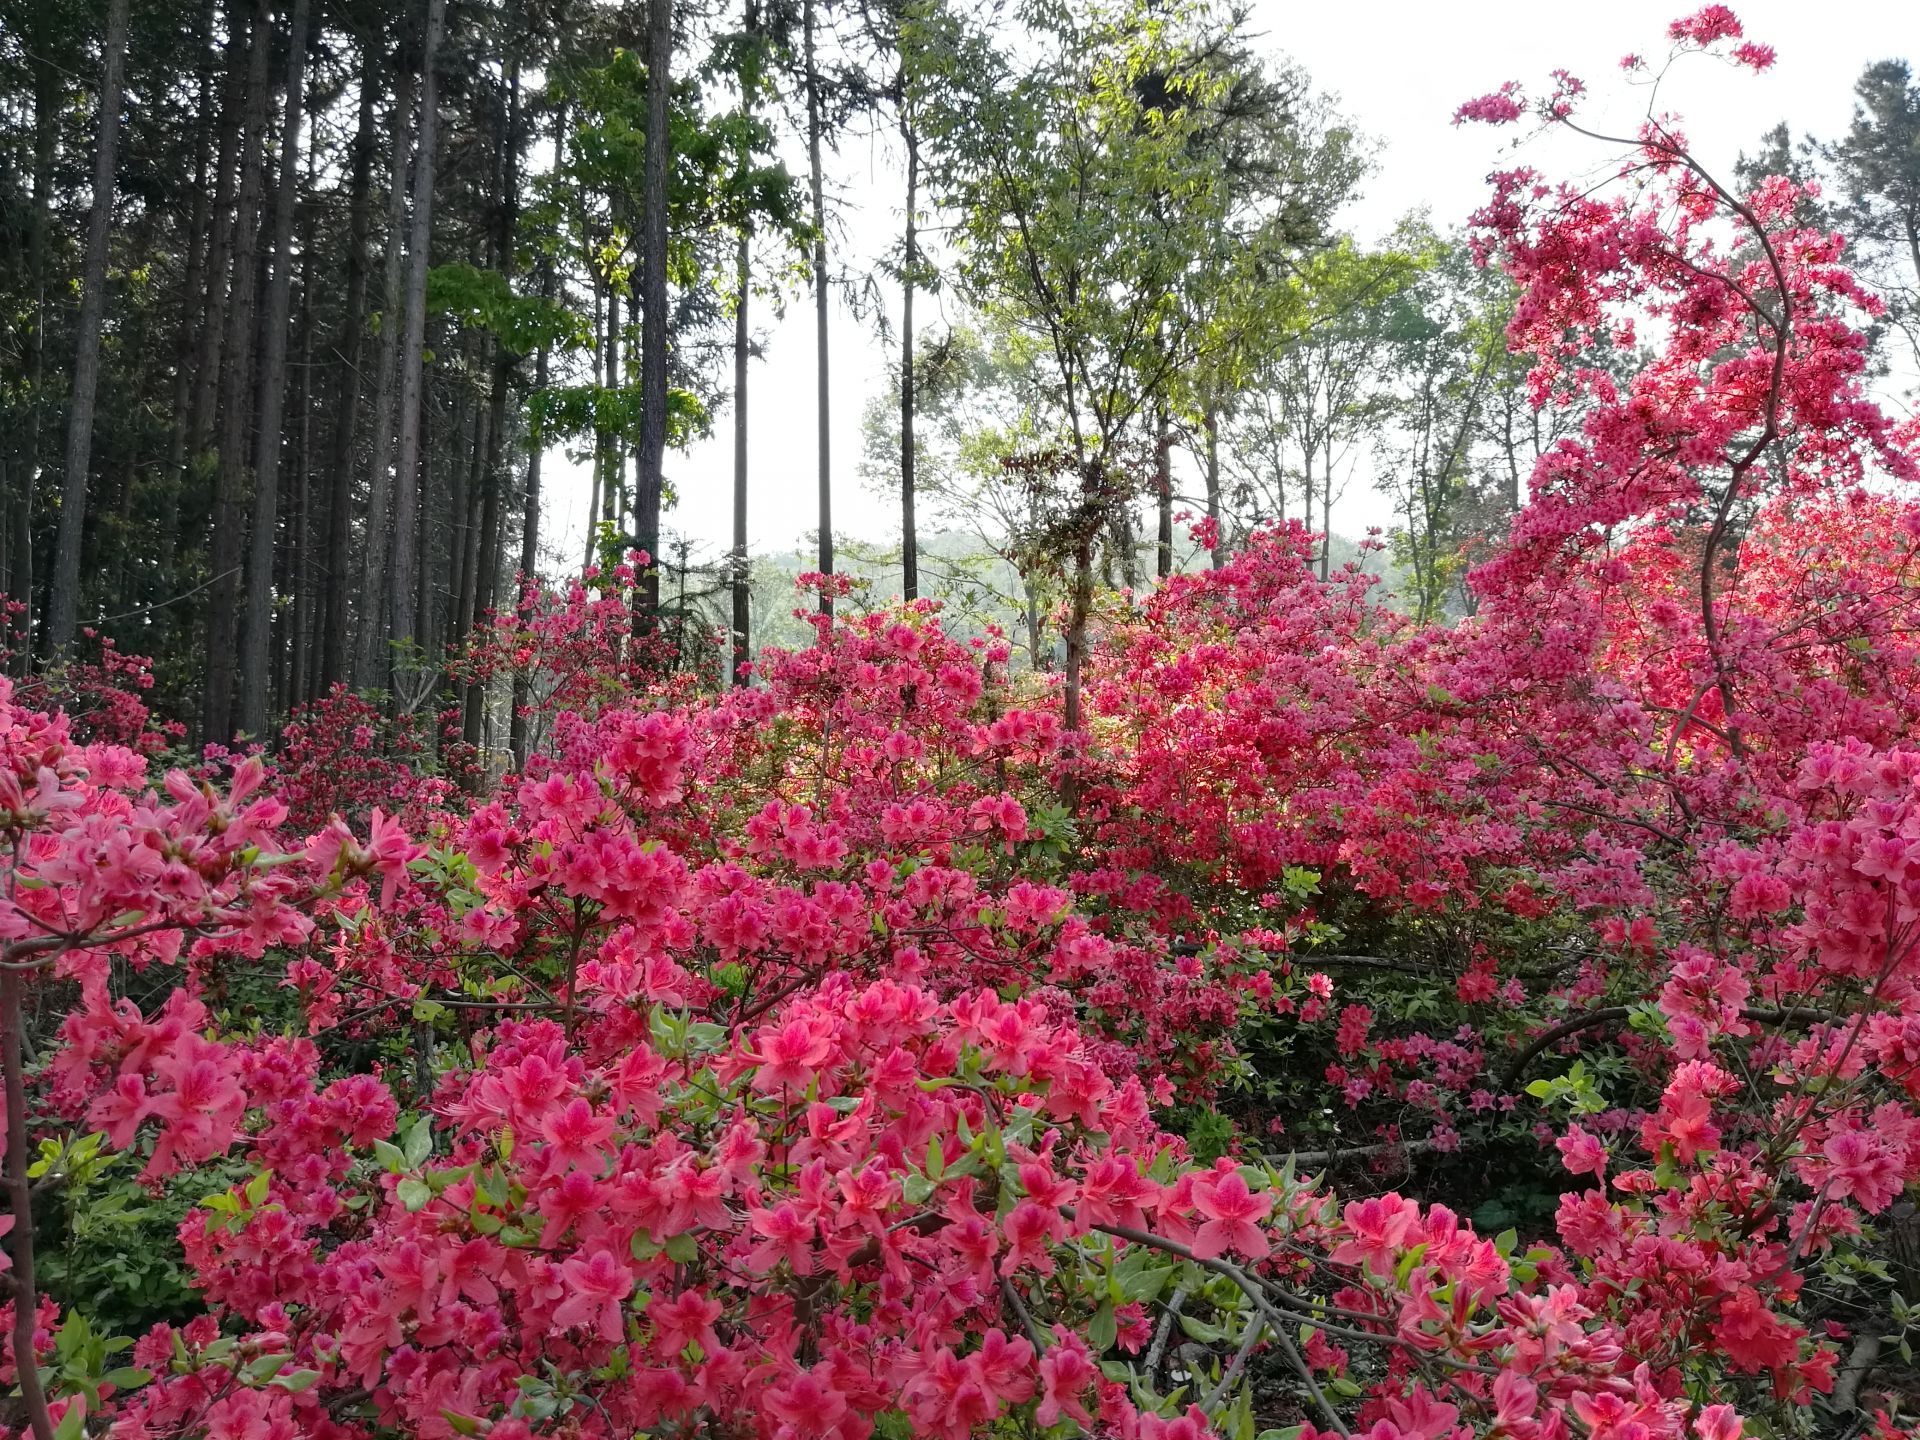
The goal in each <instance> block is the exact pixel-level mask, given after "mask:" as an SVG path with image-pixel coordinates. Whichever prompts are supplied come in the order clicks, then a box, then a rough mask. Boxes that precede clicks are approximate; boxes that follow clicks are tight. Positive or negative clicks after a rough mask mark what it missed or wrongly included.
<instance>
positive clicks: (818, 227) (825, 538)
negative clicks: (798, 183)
mask: <svg viewBox="0 0 1920 1440" xmlns="http://www.w3.org/2000/svg"><path fill="white" fill-rule="evenodd" d="M801 29H802V40H803V45H804V50H805V59H806V71H807V75H806V80H807V165H808V171H809V179H810V181H811V184H812V189H813V314H814V327H815V328H814V353H815V365H816V369H817V372H818V373H817V381H818V386H819V395H818V414H817V417H816V424H817V425H818V434H819V446H820V573H821V574H822V575H831V574H833V442H832V436H831V434H830V433H829V430H828V423H829V420H830V418H831V413H832V406H831V403H830V397H831V395H832V386H831V384H830V383H829V380H828V368H827V359H828V353H827V350H828V347H827V317H828V310H829V306H828V302H827V206H826V189H825V181H824V177H823V175H822V173H821V168H820V132H821V118H820V70H819V65H818V63H817V61H816V59H815V55H814V41H813V32H814V0H804V4H803V5H802V7H801ZM820 611H821V613H822V614H825V615H831V614H832V613H833V595H832V594H831V593H830V592H829V591H828V590H826V589H824V588H823V589H822V590H821V591H820Z"/></svg>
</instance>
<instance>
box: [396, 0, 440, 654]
mask: <svg viewBox="0 0 1920 1440" xmlns="http://www.w3.org/2000/svg"><path fill="white" fill-rule="evenodd" d="M446 18H447V0H427V30H426V39H425V40H424V41H423V42H422V46H421V51H420V147H419V149H420V153H419V158H418V160H417V161H416V163H415V165H414V171H413V228H412V232H411V235H410V237H409V240H408V244H407V299H406V306H407V317H406V334H405V338H404V340H403V342H402V343H403V349H402V352H401V361H400V463H399V468H398V469H397V470H396V472H395V475H394V484H393V574H392V576H391V578H390V580H389V584H388V591H389V595H390V597H391V599H390V601H389V603H390V605H391V613H392V617H393V639H394V642H395V643H396V644H397V645H400V646H401V647H403V648H404V647H407V646H410V645H412V644H413V643H414V642H415V640H416V639H417V638H418V637H417V635H416V633H415V632H416V630H417V628H418V625H417V619H416V615H417V612H416V608H415V604H416V602H415V595H414V588H415V585H416V584H417V582H418V580H419V574H420V571H419V564H418V555H417V552H416V548H415V547H416V545H417V540H416V537H415V535H414V519H415V512H416V509H417V507H418V504H419V499H420V398H421V395H420V392H421V388H422V385H423V382H424V379H425V377H424V375H423V373H422V371H423V365H422V361H423V352H424V351H425V349H426V336H427V264H428V251H429V249H430V247H431V245H432V241H433V169H434V146H435V140H436V132H437V130H438V128H439V112H440V87H439V83H438V81H437V79H436V78H435V75H434V56H435V52H436V51H438V50H439V48H440V33H441V30H442V29H443V27H444V26H445V24H446Z"/></svg>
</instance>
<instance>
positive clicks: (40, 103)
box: [0, 54, 60, 675]
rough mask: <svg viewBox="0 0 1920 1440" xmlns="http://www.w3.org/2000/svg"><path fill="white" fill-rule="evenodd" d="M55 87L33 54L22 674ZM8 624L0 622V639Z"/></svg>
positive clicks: (19, 579)
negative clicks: (31, 212)
mask: <svg viewBox="0 0 1920 1440" xmlns="http://www.w3.org/2000/svg"><path fill="white" fill-rule="evenodd" d="M59 111H60V83H59V74H58V72H57V71H56V70H55V69H54V66H53V63H52V61H51V60H49V59H47V58H46V56H45V55H44V54H43V55H40V56H37V57H36V59H35V62H34V67H33V216H32V219H31V220H30V221H29V225H30V227H31V228H30V229H29V230H28V233H27V284H28V286H29V288H30V290H31V303H32V306H33V316H32V322H31V323H32V326H33V329H32V332H31V334H30V335H29V337H28V341H27V346H28V348H27V396H28V405H27V426H26V435H25V437H24V439H23V440H22V442H21V447H20V450H21V455H22V463H21V465H20V476H19V480H18V481H17V482H16V483H15V485H14V486H13V505H12V514H11V515H10V516H9V517H8V519H9V522H10V523H11V524H12V526H13V547H12V548H13V561H12V565H11V567H10V570H9V583H10V584H11V586H12V589H11V594H12V597H13V600H14V603H15V604H17V605H18V606H19V607H20V608H19V609H18V610H17V611H16V612H15V613H14V615H13V617H12V620H11V622H10V624H11V626H12V627H13V635H14V637H15V638H14V642H13V658H14V663H15V666H16V668H17V669H18V671H19V673H21V674H23V675H24V674H25V673H27V670H28V668H29V666H30V665H31V664H32V660H33V613H34V604H33V599H34V597H33V583H34V582H33V503H34V496H35V493H36V491H37V490H38V489H39V485H40V412H41V410H42V409H43V408H44V407H43V396H44V394H45V389H46V354H47V293H46V291H47V232H48V231H49V230H50V229H51V228H52V225H53V185H54V180H53V162H54V158H55V154H56V151H57V149H58V141H59ZM8 624H9V622H7V621H5V620H4V619H0V635H5V634H6V633H7V629H8Z"/></svg>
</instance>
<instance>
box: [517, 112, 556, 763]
mask: <svg viewBox="0 0 1920 1440" xmlns="http://www.w3.org/2000/svg"><path fill="white" fill-rule="evenodd" d="M566 135H567V107H566V106H565V105H564V104H563V105H561V106H559V107H558V108H557V109H556V110H555V112H554V117H553V154H554V163H555V165H556V166H557V165H559V164H560V163H561V162H562V161H563V160H564V158H565V155H566ZM553 290H554V267H553V261H552V260H551V259H547V260H543V261H542V269H541V274H540V293H541V295H542V296H544V297H545V298H546V299H549V300H551V299H552V298H553ZM547 363H548V346H547V343H546V342H545V341H544V340H543V341H541V343H540V354H539V357H538V358H537V359H536V360H535V361H534V365H533V393H534V395H535V396H538V395H540V394H541V393H542V392H543V391H544V390H545V389H546V388H547ZM545 452H546V439H545V437H544V436H543V435H541V433H540V429H539V426H538V424H535V425H532V426H531V427H529V432H528V436H527V485H526V496H525V506H526V508H525V511H524V513H523V514H522V515H521V517H520V577H519V584H520V585H521V586H522V587H524V586H526V585H528V584H530V583H532V582H533V580H534V579H535V576H536V575H537V573H538V571H539V568H540V503H541V499H540V460H541V457H542V455H544V454H545ZM520 595H521V592H520V591H518V590H516V592H515V593H514V597H513V601H514V605H515V606H516V607H517V606H518V605H519V603H520ZM532 698H533V695H532V683H531V680H530V678H529V677H528V675H527V672H526V670H525V668H524V667H522V668H516V669H515V670H514V672H513V700H512V707H513V714H512V715H511V716H509V717H508V720H507V744H508V747H509V748H510V749H511V750H512V752H513V764H514V768H515V769H516V770H518V769H522V768H524V767H525V765H526V763H527V715H526V709H527V706H528V705H529V704H530V703H531V701H532Z"/></svg>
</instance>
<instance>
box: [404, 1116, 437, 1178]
mask: <svg viewBox="0 0 1920 1440" xmlns="http://www.w3.org/2000/svg"><path fill="white" fill-rule="evenodd" d="M402 1145H403V1148H402V1152H401V1153H403V1154H404V1155H405V1156H406V1157H407V1164H408V1165H410V1166H418V1165H420V1164H421V1163H422V1162H424V1161H425V1160H426V1158H427V1157H428V1156H429V1155H431V1154H432V1153H433V1122H432V1121H430V1120H429V1119H427V1117H426V1116H424V1115H422V1116H421V1117H420V1118H419V1119H417V1120H415V1121H414V1122H413V1124H412V1126H411V1127H410V1128H409V1129H408V1130H407V1135H406V1139H405V1141H403V1142H402Z"/></svg>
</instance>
